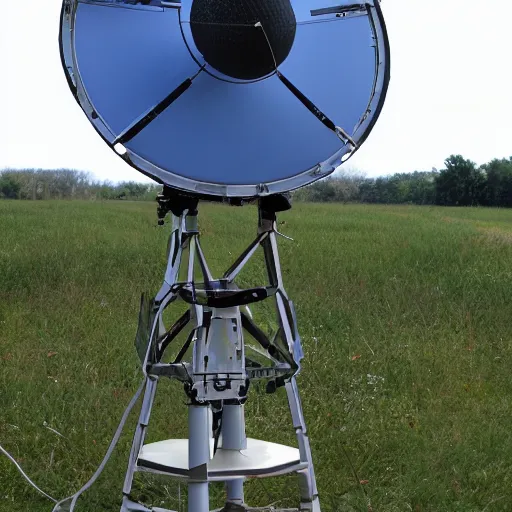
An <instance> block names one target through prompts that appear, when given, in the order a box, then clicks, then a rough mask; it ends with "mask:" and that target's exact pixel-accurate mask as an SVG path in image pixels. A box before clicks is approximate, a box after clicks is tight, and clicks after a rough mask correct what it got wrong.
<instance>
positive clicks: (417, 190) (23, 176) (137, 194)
mask: <svg viewBox="0 0 512 512" xmlns="http://www.w3.org/2000/svg"><path fill="white" fill-rule="evenodd" d="M444 163H445V166H444V168H443V169H441V170H437V169H433V170H432V171H428V172H419V171H416V172H412V173H398V174H394V175H392V176H385V177H380V178H366V177H364V176H360V175H357V174H356V173H347V172H343V171H342V172H341V173H340V174H336V175H335V176H333V177H330V178H327V179H323V180H321V181H317V182H316V183H313V184H312V185H309V186H307V187H304V188H301V189H299V190H296V191H295V192H294V193H293V199H294V200H296V201H311V202H360V203H381V204H418V205H436V204H437V205H444V206H499V207H507V208H509V207H512V157H510V158H508V159H507V158H504V159H494V160H492V161H490V162H488V163H486V164H484V165H481V166H477V165H476V164H475V163H474V162H472V161H471V160H467V159H465V158H464V157H463V156H461V155H452V156H450V157H449V158H447V159H446V160H445V162H444ZM160 190H161V186H160V185H157V184H143V183H136V182H133V181H128V182H123V183H116V184H114V183H111V182H100V181H95V180H93V179H92V178H91V176H90V174H88V173H86V172H83V171H77V170H72V169H56V170H40V169H25V170H10V169H6V170H3V171H0V199H32V200H38V199H103V200H104V199H128V200H145V201H153V200H154V199H155V197H156V195H157V194H158V192H159V191H160Z"/></svg>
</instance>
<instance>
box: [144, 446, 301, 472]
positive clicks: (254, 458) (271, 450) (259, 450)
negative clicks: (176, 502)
mask: <svg viewBox="0 0 512 512" xmlns="http://www.w3.org/2000/svg"><path fill="white" fill-rule="evenodd" d="M306 467H307V463H305V462H304V463H301V461H300V454H299V450H298V449H297V448H292V447H290V446H284V445H282V444H276V443H269V442H267V441H259V440H257V439H251V438H248V439H247V449H246V450H241V451H237V450H225V449H222V448H219V449H218V450H217V453H216V454H215V456H214V457H213V459H212V460H211V461H210V463H209V465H208V480H211V481H225V480H233V479H237V478H244V477H253V478H254V477H265V476H275V475H280V474H286V473H292V472H294V471H299V470H301V469H304V468H306ZM138 469H140V470H143V471H153V472H157V473H165V474H168V475H172V476H176V477H179V478H187V477H188V472H189V467H188V439H169V440H167V441H160V442H158V443H151V444H147V445H146V446H144V447H143V448H142V450H141V452H140V455H139V458H138Z"/></svg>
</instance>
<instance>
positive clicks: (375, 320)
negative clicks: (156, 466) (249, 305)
mask: <svg viewBox="0 0 512 512" xmlns="http://www.w3.org/2000/svg"><path fill="white" fill-rule="evenodd" d="M279 220H280V221H281V222H283V223H282V224H281V225H280V230H281V231H282V232H284V233H285V234H287V235H289V236H291V237H293V238H294V240H295V241H293V242H290V241H287V240H285V239H282V242H281V245H280V252H281V258H282V266H283V273H284V279H285V286H286V289H287V291H288V293H289V295H290V297H291V298H292V299H293V301H294V303H295V304H296V308H297V312H298V317H299V327H300V332H301V335H302V338H303V345H304V350H305V360H304V364H303V372H302V373H301V375H300V377H299V385H300V390H301V393H302V399H303V406H304V410H305V415H306V420H307V424H308V427H309V433H310V436H311V442H312V449H313V456H314V460H315V468H316V473H317V479H318V487H319V491H320V496H321V501H322V510H323V511H327V512H338V511H339V512H341V511H364V512H367V511H368V510H373V511H382V512H394V511H397V512H402V511H408V510H411V511H414V512H420V511H421V512H424V511H445V510H446V511H461V512H470V511H475V512H476V511H484V510H485V511H486V512H491V511H507V510H512V490H511V489H512V488H511V481H512V463H511V461H512V434H511V431H510V418H511V417H512V407H511V403H512V402H511V394H512V382H511V380H512V379H511V378H510V370H509V369H510V368H511V366H512V323H511V322H510V317H511V302H512V263H511V262H512V258H511V257H512V212H511V211H505V210H486V209H480V208H479V209H449V208H445V209H442V208H431V207H425V208H421V207H384V206H363V205H356V206H352V205H347V206H341V205H334V204H331V205H310V204H299V205H296V206H295V207H294V209H293V210H292V211H291V212H287V213H285V214H282V215H281V216H280V219H279ZM155 225H156V216H155V208H154V205H152V204H149V203H125V202H122V203H94V204H90V203H81V202H65V201H62V202H30V203H29V202H8V201H3V202H0V237H1V238H0V405H1V412H0V444H2V445H3V446H4V447H5V448H6V449H7V450H9V451H10V452H11V453H12V454H13V455H14V456H15V457H16V458H17V459H18V460H19V461H20V462H21V464H22V465H23V467H24V468H25V469H26V471H27V472H28V473H29V474H30V475H31V476H32V477H33V479H34V480H35V481H36V482H37V483H38V484H39V485H40V486H41V487H42V488H43V489H44V490H46V491H47V492H49V493H50V494H52V495H54V496H55V497H59V498H60V497H63V496H65V495H69V494H70V493H72V492H74V491H76V490H77V489H78V488H79V487H80V486H81V484H83V483H84V482H85V481H86V480H87V479H88V478H89V477H90V475H91V474H92V473H93V471H94V469H95V468H96V466H97V465H98V463H99V461H100V460H101V458H102V457H103V454H104V452H105V450H106V448H107V446H108V443H109V440H110V438H111V436H112V434H113V432H114V430H115V427H116V425H117V422H118V420H119V418H120V416H121V414H122V412H123V410H124V407H125V406H126V404H127V403H128V401H129V399H130V396H131V395H132V394H133V392H134V391H135V389H136V388H137V386H138V383H139V382H140V378H141V375H140V370H139V367H138V362H137V358H136V355H135V350H134V348H133V338H134V334H135V331H136V321H137V313H138V306H139V297H140V292H142V291H144V290H148V291H150V292H153V293H154V292H155V291H156V290H157V289H158V287H159V285H160V283H161V279H162V277H163V271H164V268H165V247H166V242H167V235H168V228H164V229H159V228H157V227H156V226H155ZM200 225H201V230H202V233H203V238H202V240H203V246H204V249H205V252H206V254H207V257H208V259H209V261H211V262H212V267H213V270H214V271H215V272H217V273H220V272H221V271H222V270H224V269H225V267H226V266H227V265H228V264H229V262H230V261H231V260H232V259H233V258H234V257H235V256H236V255H237V254H238V253H239V252H240V251H241V250H242V249H243V248H244V246H245V244H246V243H247V242H249V241H250V240H251V238H252V237H253V236H254V234H255V225H256V210H255V209H254V208H252V207H247V208H242V209H235V208H233V209H228V208H226V207H221V206H212V205H202V206H201V209H200ZM263 276H264V272H262V271H261V269H257V268H256V267H251V268H250V270H249V274H248V275H246V276H245V279H247V281H249V280H251V279H252V280H259V281H258V282H259V283H261V279H262V277H263ZM184 404H185V396H184V394H183V392H182V390H181V388H180V387H179V386H177V385H174V384H172V383H166V382H162V384H161V385H160V387H159V393H158V395H157V403H156V404H155V408H154V413H153V417H152V420H151V424H150V433H149V440H150V441H153V440H160V439H165V438H168V437H181V436H186V406H185V405H184ZM134 420H135V415H134V418H132V420H131V422H130V424H129V425H128V426H127V429H126V434H125V435H124V436H123V437H122V439H121V442H120V445H119V448H118V450H117V451H116V453H115V455H114V457H113V460H112V462H111V463H110V464H109V465H108V466H107V469H106V471H105V474H104V475H103V476H102V478H101V479H100V481H99V482H98V484H97V485H96V487H95V488H93V490H91V491H90V492H89V493H87V494H86V495H85V497H84V498H83V499H82V500H81V501H80V507H79V510H81V511H84V512H85V511H90V512H92V511H94V512H97V511H98V510H102V511H117V510H119V504H120V496H121V488H122V479H123V476H124V472H125V469H126V461H127V457H128V451H129V446H130V443H131V432H132V429H133V426H134ZM247 421H248V433H249V435H251V436H253V437H260V438H264V439H267V440H273V441H276V442H283V443H293V442H294V434H293V429H292V425H291V422H290V419H289V414H288V411H287V408H286V398H285V396H284V392H283V391H282V390H280V391H279V392H278V393H276V394H275V395H265V394H263V393H262V392H261V391H259V390H258V389H256V388H255V389H253V390H252V392H251V395H250V400H249V403H248V406H247ZM47 427H50V428H52V429H54V430H56V431H58V432H59V433H60V434H61V435H62V437H61V436H59V435H57V434H56V433H55V432H53V431H52V430H49V429H48V428H47ZM354 470H355V473H356V474H357V479H356V477H355V476H354ZM361 482H362V483H361ZM295 491H296V487H295V483H294V482H293V481H292V480H291V479H290V478H282V479H277V480H265V481H263V482H259V481H254V482H253V481H251V482H249V484H248V486H247V497H248V499H249V501H250V502H251V503H256V502H259V503H260V504H266V503H269V502H271V501H278V502H279V503H282V504H284V505H288V506H293V505H295V502H294V501H293V499H291V498H293V497H294V496H295V495H296V492H295ZM136 492H137V493H138V494H139V495H140V496H142V497H143V498H145V499H147V500H150V501H151V500H153V502H154V503H155V505H157V504H158V503H159V502H157V501H154V500H156V499H157V498H156V497H157V496H162V499H163V500H164V501H166V503H170V504H173V503H174V506H176V505H175V501H176V499H177V488H176V486H175V485H173V484H171V483H170V482H168V481H167V480H165V479H157V480H155V481H153V480H149V479H147V478H145V479H138V480H137V483H136ZM215 492H216V491H215V490H214V494H215ZM216 495H217V496H220V492H217V494H216ZM290 497H291V498H290ZM162 506H163V505H162ZM27 510H30V511H31V512H43V511H49V510H51V504H50V503H49V502H46V501H45V500H44V499H43V498H40V497H39V496H38V495H37V494H35V493H34V492H33V491H32V490H31V489H30V488H29V487H28V486H27V485H26V484H25V483H24V481H23V480H22V479H21V478H20V477H19V475H18V474H17V472H16V470H15V468H14V466H12V464H11V463H10V462H9V461H8V460H7V459H6V458H5V457H3V458H2V457H0V511H1V512H3V511H5V512H7V511H9V512H22V511H23V512H25V511H27Z"/></svg>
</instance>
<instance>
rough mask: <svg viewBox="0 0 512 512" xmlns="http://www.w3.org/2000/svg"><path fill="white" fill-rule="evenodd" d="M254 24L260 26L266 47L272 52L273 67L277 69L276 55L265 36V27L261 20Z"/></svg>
mask: <svg viewBox="0 0 512 512" xmlns="http://www.w3.org/2000/svg"><path fill="white" fill-rule="evenodd" d="M254 26H255V27H259V28H261V30H262V31H263V35H264V36H265V39H266V40H267V44H268V48H269V50H270V53H271V54H272V59H273V60H274V69H275V70H276V71H277V60H276V55H275V53H274V49H273V48H272V45H271V44H270V39H269V38H268V36H267V32H266V30H265V27H264V26H263V25H262V24H261V21H258V23H256V24H255V25H254Z"/></svg>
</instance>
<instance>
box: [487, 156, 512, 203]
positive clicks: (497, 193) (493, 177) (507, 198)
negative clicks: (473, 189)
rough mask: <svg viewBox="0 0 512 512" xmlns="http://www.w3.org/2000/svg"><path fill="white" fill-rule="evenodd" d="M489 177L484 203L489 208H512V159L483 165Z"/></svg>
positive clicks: (495, 160)
mask: <svg viewBox="0 0 512 512" xmlns="http://www.w3.org/2000/svg"><path fill="white" fill-rule="evenodd" d="M482 170H483V171H484V172H485V175H486V177H487V181H486V186H485V191H484V202H485V204H486V205H487V206H505V207H508V208H510V207H512V157H511V158H509V159H507V158H503V159H501V160H499V159H494V160H491V161H490V162H489V163H487V164H485V165H482Z"/></svg>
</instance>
